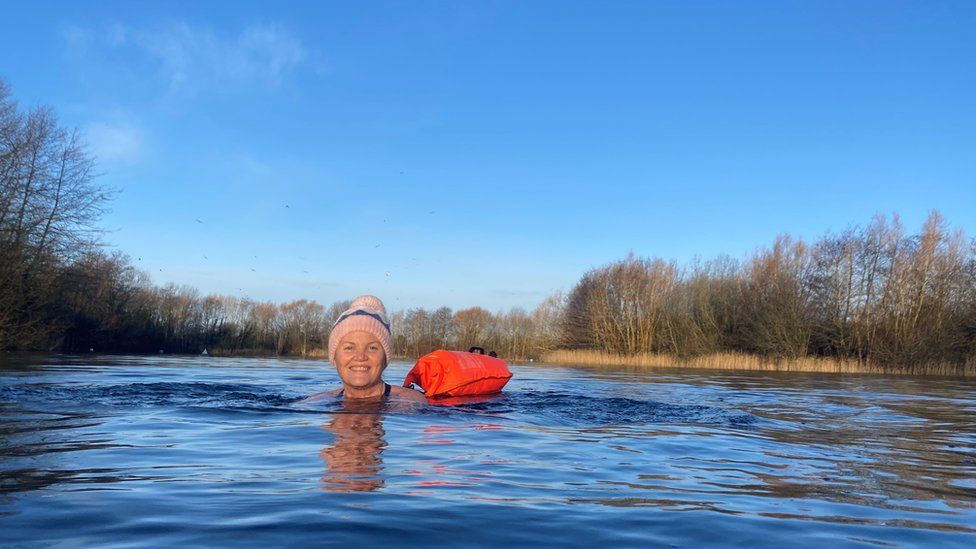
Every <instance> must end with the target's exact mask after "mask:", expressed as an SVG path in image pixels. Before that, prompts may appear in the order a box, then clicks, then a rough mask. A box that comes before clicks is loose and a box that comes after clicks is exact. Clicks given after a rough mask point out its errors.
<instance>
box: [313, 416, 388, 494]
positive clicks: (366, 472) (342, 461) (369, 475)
mask: <svg viewBox="0 0 976 549" xmlns="http://www.w3.org/2000/svg"><path fill="white" fill-rule="evenodd" d="M340 406H341V408H340V410H339V411H338V412H335V413H333V414H332V419H330V420H329V422H328V423H326V424H325V425H323V426H322V428H323V429H325V430H326V431H328V432H330V433H331V434H332V435H333V436H334V440H333V443H332V444H331V445H328V446H326V447H325V448H323V449H322V451H321V452H320V453H319V455H320V456H321V457H322V461H324V462H325V469H326V474H325V476H324V477H322V481H323V482H324V483H325V485H326V489H327V490H333V491H338V492H371V491H373V490H376V489H379V488H381V487H382V486H383V477H382V476H380V470H381V468H382V466H383V460H382V458H381V457H380V454H382V453H383V448H385V447H386V441H385V440H383V435H385V434H386V432H385V431H383V416H382V412H383V408H384V403H382V402H356V401H342V403H341V404H340Z"/></svg>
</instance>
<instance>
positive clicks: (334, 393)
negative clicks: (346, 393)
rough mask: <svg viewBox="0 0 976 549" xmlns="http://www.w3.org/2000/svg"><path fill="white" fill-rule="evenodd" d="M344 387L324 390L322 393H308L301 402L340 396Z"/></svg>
mask: <svg viewBox="0 0 976 549" xmlns="http://www.w3.org/2000/svg"><path fill="white" fill-rule="evenodd" d="M341 392H342V389H329V390H328V391H322V392H321V393H315V394H314V395H308V396H307V397H305V398H304V399H302V400H300V401H299V402H316V401H319V400H332V399H334V398H336V397H338V396H339V393H341Z"/></svg>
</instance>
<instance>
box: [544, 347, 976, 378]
mask: <svg viewBox="0 0 976 549" xmlns="http://www.w3.org/2000/svg"><path fill="white" fill-rule="evenodd" d="M543 362H545V363H548V364H565V365H574V366H575V365H578V366H598V367H618V366H627V367H637V368H649V369H650V368H695V369H708V370H759V371H769V372H825V373H844V374H895V375H931V376H962V377H976V362H974V361H972V360H970V361H968V362H967V363H966V364H962V365H959V364H944V363H936V364H918V365H913V366H909V367H905V366H887V365H881V364H875V363H871V362H861V361H858V360H849V359H830V358H818V357H803V358H793V359H785V358H780V359H772V358H766V357H761V356H757V355H749V354H743V353H714V354H709V355H702V356H697V357H690V358H679V357H676V356H674V355H668V354H654V353H642V354H637V355H616V354H611V353H605V352H602V351H589V350H582V351H580V350H577V351H571V350H556V351H551V352H549V353H547V354H546V355H545V356H544V357H543Z"/></svg>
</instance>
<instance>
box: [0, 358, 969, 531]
mask: <svg viewBox="0 0 976 549" xmlns="http://www.w3.org/2000/svg"><path fill="white" fill-rule="evenodd" d="M408 367H409V365H408V364H406V363H394V364H392V365H391V367H390V369H389V370H388V371H387V375H386V378H387V379H388V381H391V382H395V381H398V380H401V379H403V377H404V375H405V373H406V370H407V369H408ZM513 371H514V372H515V377H514V379H513V380H512V382H511V383H510V384H509V385H508V387H507V388H506V391H505V393H504V394H502V395H499V396H495V397H492V398H487V399H482V400H481V401H476V402H462V403H457V404H455V405H453V406H435V407H419V408H418V407H414V406H408V405H402V404H395V403H387V404H385V405H361V406H349V405H342V404H341V403H336V402H322V403H316V404H314V405H313V404H305V403H302V402H301V399H302V398H303V397H304V396H307V395H308V394H310V393H312V392H315V391H320V390H324V389H328V388H330V387H338V380H337V377H336V375H335V373H334V371H332V370H331V369H330V368H328V367H327V365H325V364H324V363H323V362H321V361H301V360H276V359H226V358H216V357H183V358H181V357H108V356H96V357H91V356H85V357H79V356H40V355H31V356H21V355H0V545H4V546H7V545H22V546H30V547H33V546H49V545H68V546H74V545H85V546H88V545H97V546H143V545H152V546H159V545H197V546H200V545H206V546H213V545H220V546H224V545H234V546H264V547H267V546H269V545H271V544H273V545H275V546H278V545H299V544H302V545H304V544H315V545H340V544H348V543H370V544H375V543H386V544H391V545H395V546H430V545H431V544H434V543H436V544H438V545H448V546H464V545H472V546H487V545H492V546H496V545H523V546H528V545H532V546H539V545H551V544H559V545H562V546H587V547H589V546H593V545H596V544H607V545H608V546H609V545H610V544H612V545H613V546H654V545H661V546H679V547H681V546H684V547H688V546H692V547H694V546H701V545H713V546H718V545H728V546H738V545H744V544H749V545H754V546H785V545H794V544H801V545H804V546H807V545H811V544H814V543H827V544H830V545H831V546H845V545H846V546H866V547H877V546H892V545H894V546H923V545H924V546H935V545H939V546H960V547H962V546H972V545H973V544H976V414H974V412H976V382H974V381H973V380H963V379H946V378H908V377H878V376H851V375H847V376H843V375H835V374H786V373H768V372H762V373H733V372H708V371H676V370H667V371H664V370H657V371H646V372H639V371H637V372H635V371H627V370H620V371H606V370H587V369H572V368H564V367H554V366H546V367H540V366H514V367H513Z"/></svg>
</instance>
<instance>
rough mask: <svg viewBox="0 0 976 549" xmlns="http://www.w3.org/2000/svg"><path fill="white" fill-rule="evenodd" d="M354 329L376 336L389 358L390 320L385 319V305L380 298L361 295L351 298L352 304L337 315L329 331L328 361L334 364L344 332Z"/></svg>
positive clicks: (387, 358)
mask: <svg viewBox="0 0 976 549" xmlns="http://www.w3.org/2000/svg"><path fill="white" fill-rule="evenodd" d="M355 331H363V332H369V333H371V334H373V335H374V336H376V339H378V340H380V344H381V345H382V346H383V350H384V351H386V360H390V355H391V353H390V321H389V320H387V319H386V307H384V306H383V302H382V301H380V298H378V297H376V296H372V295H361V296H359V297H357V298H356V299H354V300H352V305H350V306H349V308H348V309H346V310H345V311H343V313H342V314H341V315H339V318H337V319H336V321H335V324H333V325H332V332H331V333H329V362H331V363H333V364H335V353H336V348H338V347H339V342H340V341H342V338H344V337H345V336H346V334H348V333H349V332H355Z"/></svg>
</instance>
